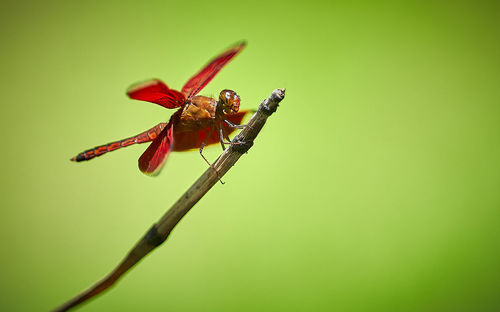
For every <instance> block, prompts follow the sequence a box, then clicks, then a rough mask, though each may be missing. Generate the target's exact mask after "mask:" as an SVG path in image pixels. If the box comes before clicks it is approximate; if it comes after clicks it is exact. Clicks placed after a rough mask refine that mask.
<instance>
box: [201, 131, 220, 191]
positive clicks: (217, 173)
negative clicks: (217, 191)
mask: <svg viewBox="0 0 500 312" xmlns="http://www.w3.org/2000/svg"><path fill="white" fill-rule="evenodd" d="M213 131H214V128H211V129H210V131H209V132H208V134H207V137H206V138H205V140H203V142H202V143H201V146H200V155H201V157H202V158H203V159H204V160H205V162H206V163H207V164H208V165H209V166H210V168H212V169H213V171H215V174H216V175H217V178H218V179H219V181H220V183H221V184H224V182H222V180H221V178H220V176H219V172H217V169H215V167H214V166H213V165H212V164H211V163H210V162H209V161H208V159H207V158H206V157H205V155H203V148H204V147H205V145H206V144H207V141H208V138H209V137H210V135H211V134H212V132H213Z"/></svg>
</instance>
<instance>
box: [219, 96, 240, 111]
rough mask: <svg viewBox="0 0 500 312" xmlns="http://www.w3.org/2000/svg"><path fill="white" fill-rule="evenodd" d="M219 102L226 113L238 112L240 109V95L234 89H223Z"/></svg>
mask: <svg viewBox="0 0 500 312" xmlns="http://www.w3.org/2000/svg"><path fill="white" fill-rule="evenodd" d="M219 103H220V104H222V109H223V110H224V113H226V114H233V113H237V112H238V110H239V109H240V97H239V95H238V94H236V92H234V91H233V90H222V91H221V92H220V95H219Z"/></svg>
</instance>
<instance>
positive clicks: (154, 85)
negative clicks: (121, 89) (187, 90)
mask: <svg viewBox="0 0 500 312" xmlns="http://www.w3.org/2000/svg"><path fill="white" fill-rule="evenodd" d="M127 95H128V96H129V97H130V98H132V99H135V100H141V101H147V102H152V103H156V104H159V105H161V106H163V107H166V108H176V107H180V106H182V105H183V104H184V102H185V101H186V98H185V97H184V94H182V93H180V92H179V91H176V90H173V89H169V87H167V85H166V84H164V83H163V82H162V81H161V80H159V79H152V80H148V81H144V82H139V83H136V84H134V85H131V86H130V87H129V88H128V90H127Z"/></svg>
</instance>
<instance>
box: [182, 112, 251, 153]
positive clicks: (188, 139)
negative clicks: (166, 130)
mask: <svg viewBox="0 0 500 312" xmlns="http://www.w3.org/2000/svg"><path fill="white" fill-rule="evenodd" d="M249 112H250V111H248V110H242V111H239V112H238V113H236V114H232V115H227V116H226V119H227V120H229V121H230V122H231V123H232V124H235V125H240V124H241V121H242V120H243V118H244V117H245V115H246V114H247V113H249ZM222 128H223V129H224V133H225V134H227V135H229V134H231V133H233V132H234V130H236V129H234V128H231V127H229V126H228V125H227V124H226V123H222ZM210 129H211V127H206V128H203V129H200V130H198V131H189V132H179V133H178V132H176V131H174V147H173V149H172V150H174V151H186V150H190V149H195V148H200V147H201V144H202V143H203V141H205V138H206V137H207V135H208V134H210V137H209V138H208V139H207V141H206V145H212V144H216V143H219V141H220V139H219V133H218V132H217V131H216V130H215V129H214V130H213V131H212V133H210Z"/></svg>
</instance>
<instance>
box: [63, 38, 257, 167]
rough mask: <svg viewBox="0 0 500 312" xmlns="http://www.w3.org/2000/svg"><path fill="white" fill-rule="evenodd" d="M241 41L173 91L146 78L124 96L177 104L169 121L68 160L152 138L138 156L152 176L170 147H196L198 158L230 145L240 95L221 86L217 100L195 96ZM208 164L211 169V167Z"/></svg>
mask: <svg viewBox="0 0 500 312" xmlns="http://www.w3.org/2000/svg"><path fill="white" fill-rule="evenodd" d="M244 47H245V43H244V42H243V43H240V44H237V45H235V46H233V47H232V48H230V49H228V50H227V51H225V52H224V53H222V54H220V55H219V56H217V57H215V58H214V59H213V60H212V61H210V62H209V63H208V64H207V65H206V66H205V67H204V68H203V69H202V70H200V72H198V73H197V74H196V75H194V76H193V77H192V78H191V79H189V80H188V82H186V84H185V85H184V86H183V87H182V90H181V91H180V92H179V91H176V90H174V89H170V88H169V87H168V86H167V85H166V84H165V83H163V82H162V81H161V80H159V79H151V80H148V81H145V82H142V83H137V84H134V85H132V86H131V87H129V88H128V90H127V95H128V96H129V97H130V98H132V99H135V100H141V101H147V102H152V103H155V104H159V105H161V106H163V107H165V108H170V109H173V108H178V110H177V111H176V112H175V113H174V114H173V115H172V116H171V117H170V120H169V121H168V123H159V124H158V125H156V126H154V127H153V128H151V129H149V130H147V131H144V132H142V133H140V134H138V135H135V136H132V137H129V138H126V139H123V140H120V141H115V142H111V143H108V144H104V145H100V146H96V147H94V148H91V149H89V150H86V151H84V152H82V153H80V154H78V155H76V156H75V157H73V158H71V160H72V161H77V162H80V161H85V160H90V159H93V158H95V157H97V156H101V155H104V154H106V153H107V152H111V151H114V150H117V149H119V148H122V147H126V146H130V145H132V144H140V143H146V142H152V143H151V144H150V145H149V147H148V148H147V149H146V151H145V152H144V153H143V154H142V155H141V157H139V169H140V170H141V171H142V172H143V173H145V174H148V175H157V174H158V173H159V172H160V170H161V168H162V166H163V165H164V163H165V160H166V159H167V158H168V155H169V153H170V152H171V151H186V150H191V149H196V148H199V151H200V154H201V156H202V157H203V159H204V160H205V161H206V162H207V163H208V164H209V165H210V166H211V167H212V165H211V164H210V162H209V161H208V160H207V159H206V158H205V156H203V153H202V152H203V148H204V147H205V146H207V145H212V144H216V143H219V142H220V143H221V145H222V148H223V149H224V145H225V144H231V141H230V139H229V134H231V133H232V132H233V131H235V130H236V129H242V128H244V127H245V125H241V121H242V120H243V117H244V116H245V115H246V114H247V113H249V112H250V111H248V110H242V111H240V110H239V107H240V97H239V96H238V95H237V94H236V92H234V91H232V90H222V91H221V92H220V94H219V98H218V99H215V98H212V97H206V96H201V95H197V94H198V93H199V92H200V91H201V90H202V89H203V88H204V87H205V86H206V85H207V84H208V83H209V82H210V80H212V78H214V77H215V75H217V73H218V72H219V71H220V70H221V69H222V68H223V67H224V66H225V65H226V64H227V63H228V62H229V61H230V60H231V59H232V58H233V57H235V56H236V55H237V54H238V53H240V52H241V50H242V49H243V48H244ZM212 168H213V167H212Z"/></svg>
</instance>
